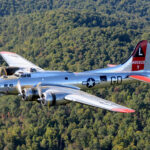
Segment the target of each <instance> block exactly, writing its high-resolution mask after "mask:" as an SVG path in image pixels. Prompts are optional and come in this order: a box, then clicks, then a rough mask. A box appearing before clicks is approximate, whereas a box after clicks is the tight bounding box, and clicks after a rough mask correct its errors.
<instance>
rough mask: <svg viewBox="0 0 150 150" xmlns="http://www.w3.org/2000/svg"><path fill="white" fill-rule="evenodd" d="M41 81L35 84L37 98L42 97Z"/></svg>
mask: <svg viewBox="0 0 150 150" xmlns="http://www.w3.org/2000/svg"><path fill="white" fill-rule="evenodd" d="M40 85H41V82H39V83H38V84H37V86H36V89H37V91H38V95H39V97H40V98H39V99H38V100H42V99H43V98H42V90H41V86H40Z"/></svg>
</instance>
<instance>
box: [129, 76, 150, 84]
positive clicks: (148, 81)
mask: <svg viewBox="0 0 150 150" xmlns="http://www.w3.org/2000/svg"><path fill="white" fill-rule="evenodd" d="M129 77H130V78H132V79H136V80H139V81H143V82H147V83H150V78H149V77H146V76H142V75H130V76H129Z"/></svg>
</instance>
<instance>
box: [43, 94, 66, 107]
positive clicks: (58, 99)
mask: <svg viewBox="0 0 150 150" xmlns="http://www.w3.org/2000/svg"><path fill="white" fill-rule="evenodd" d="M64 97H65V94H63V93H57V94H54V93H51V92H44V93H43V94H42V97H41V104H42V105H49V106H54V105H63V104H66V103H68V101H66V100H65V99H64Z"/></svg>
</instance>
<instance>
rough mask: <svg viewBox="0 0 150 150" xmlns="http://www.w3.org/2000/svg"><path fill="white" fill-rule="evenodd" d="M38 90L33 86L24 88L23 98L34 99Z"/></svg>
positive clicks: (26, 99)
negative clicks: (32, 87)
mask: <svg viewBox="0 0 150 150" xmlns="http://www.w3.org/2000/svg"><path fill="white" fill-rule="evenodd" d="M37 95H38V94H37V92H36V91H34V90H33V89H31V88H25V89H23V90H22V99H23V100H25V101H33V100H35V98H37Z"/></svg>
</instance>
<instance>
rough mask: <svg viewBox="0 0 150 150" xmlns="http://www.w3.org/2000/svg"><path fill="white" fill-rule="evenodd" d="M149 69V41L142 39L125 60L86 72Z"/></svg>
mask: <svg viewBox="0 0 150 150" xmlns="http://www.w3.org/2000/svg"><path fill="white" fill-rule="evenodd" d="M140 70H150V43H148V42H147V41H146V40H143V41H141V42H139V43H138V44H137V46H136V47H135V49H134V51H133V53H132V54H131V56H130V57H129V58H128V59H127V61H126V62H125V63H123V64H120V65H115V66H112V67H109V68H102V69H96V70H91V71H86V72H88V73H104V72H107V73H110V72H130V71H140Z"/></svg>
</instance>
